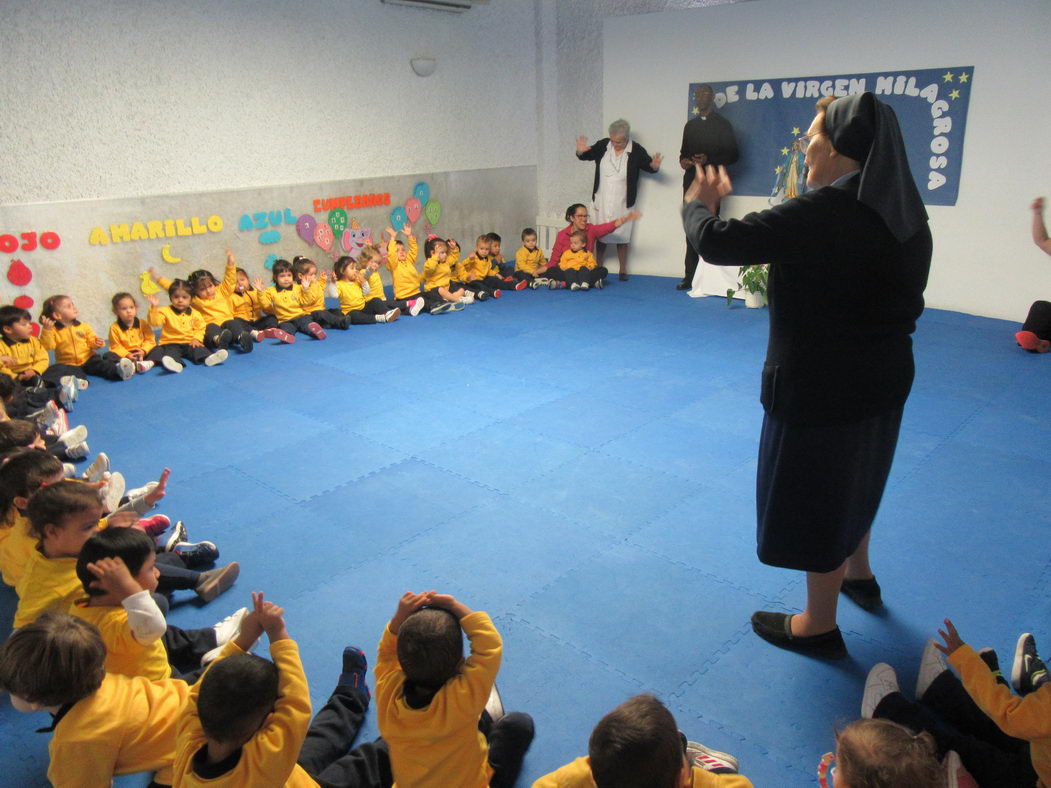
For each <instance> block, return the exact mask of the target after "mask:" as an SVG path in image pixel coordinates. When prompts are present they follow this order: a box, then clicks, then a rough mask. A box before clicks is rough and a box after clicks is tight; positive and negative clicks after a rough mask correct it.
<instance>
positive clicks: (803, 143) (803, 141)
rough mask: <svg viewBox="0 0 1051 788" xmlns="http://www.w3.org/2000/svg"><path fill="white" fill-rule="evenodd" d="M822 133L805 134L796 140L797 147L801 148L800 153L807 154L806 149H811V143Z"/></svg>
mask: <svg viewBox="0 0 1051 788" xmlns="http://www.w3.org/2000/svg"><path fill="white" fill-rule="evenodd" d="M820 133H821V132H820V131H812V132H811V133H810V134H804V135H803V136H802V137H798V138H797V139H796V146H797V147H798V148H799V152H800V153H806V149H807V148H809V147H810V141H811V140H812V139H814V137H816V136H817V135H818V134H820Z"/></svg>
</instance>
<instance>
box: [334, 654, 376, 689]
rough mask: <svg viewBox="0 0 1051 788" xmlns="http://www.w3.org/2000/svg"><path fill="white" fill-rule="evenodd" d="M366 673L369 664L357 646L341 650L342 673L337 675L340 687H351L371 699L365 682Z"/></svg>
mask: <svg viewBox="0 0 1051 788" xmlns="http://www.w3.org/2000/svg"><path fill="white" fill-rule="evenodd" d="M368 672H369V662H368V660H367V659H366V658H365V652H364V651H362V650H361V649H360V648H358V647H357V646H347V647H346V648H345V649H343V672H342V673H340V674H339V682H337V683H338V684H339V685H340V686H341V687H353V688H354V689H356V690H361V691H362V692H364V693H365V694H366V695H368V696H369V697H370V698H371V697H372V691H371V690H370V689H369V684H368V682H367V681H366V680H365V679H366V676H367V675H368Z"/></svg>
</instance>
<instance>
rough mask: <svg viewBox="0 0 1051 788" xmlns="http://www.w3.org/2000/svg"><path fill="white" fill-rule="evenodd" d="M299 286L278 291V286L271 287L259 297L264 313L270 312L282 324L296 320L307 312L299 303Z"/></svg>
mask: <svg viewBox="0 0 1051 788" xmlns="http://www.w3.org/2000/svg"><path fill="white" fill-rule="evenodd" d="M301 289H302V288H300V287H298V286H297V285H292V286H291V287H283V288H280V289H278V287H277V285H270V287H268V288H267V289H266V290H264V291H263V292H262V293H260V295H259V303H260V305H261V306H262V308H263V311H264V312H269V313H270V314H272V315H273V316H274V317H276V318H277V319H278V320H279V321H281V322H282V323H287V322H288V321H289V320H295V319H296V318H297V317H300V316H301V315H305V314H306V311H305V310H304V309H303V307H302V305H301V304H300V303H299V296H300V291H301Z"/></svg>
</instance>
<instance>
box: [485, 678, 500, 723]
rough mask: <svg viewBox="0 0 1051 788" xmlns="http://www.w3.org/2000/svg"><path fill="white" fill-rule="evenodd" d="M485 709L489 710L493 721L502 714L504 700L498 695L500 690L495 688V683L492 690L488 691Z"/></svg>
mask: <svg viewBox="0 0 1051 788" xmlns="http://www.w3.org/2000/svg"><path fill="white" fill-rule="evenodd" d="M485 710H486V711H487V712H489V716H490V717H491V718H492V720H493V722H496V721H497V720H498V719H500V718H501V717H503V716H504V701H503V699H502V698H501V697H500V690H498V689H497V688H496V684H495V683H494V684H493V689H492V691H491V692H490V693H489V700H487V701H486V702H485Z"/></svg>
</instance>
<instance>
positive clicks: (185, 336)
mask: <svg viewBox="0 0 1051 788" xmlns="http://www.w3.org/2000/svg"><path fill="white" fill-rule="evenodd" d="M149 321H150V325H151V326H157V327H158V328H160V330H161V339H160V344H161V345H186V344H189V343H190V342H192V341H193V340H195V339H196V340H197V341H198V342H204V318H202V317H201V315H200V314H199V313H198V312H197V311H196V310H194V308H193V307H186V309H185V310H179V311H176V310H175V307H173V306H161V307H156V308H153V307H151V308H150V315H149Z"/></svg>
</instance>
